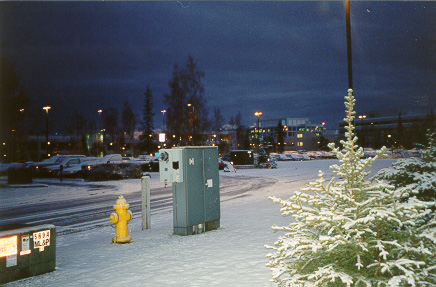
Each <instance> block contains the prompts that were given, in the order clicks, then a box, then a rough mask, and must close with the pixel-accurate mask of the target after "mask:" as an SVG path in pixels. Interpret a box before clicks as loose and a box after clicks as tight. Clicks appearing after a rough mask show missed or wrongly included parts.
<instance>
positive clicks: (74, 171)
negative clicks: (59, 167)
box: [58, 157, 98, 177]
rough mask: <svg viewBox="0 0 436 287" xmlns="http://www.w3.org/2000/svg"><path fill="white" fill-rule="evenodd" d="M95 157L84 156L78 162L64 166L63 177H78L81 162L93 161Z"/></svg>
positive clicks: (80, 170)
mask: <svg viewBox="0 0 436 287" xmlns="http://www.w3.org/2000/svg"><path fill="white" fill-rule="evenodd" d="M97 159H98V158H97V157H86V158H85V159H84V160H83V162H81V163H80V164H77V165H73V166H69V167H64V169H63V171H62V175H63V176H64V177H80V174H81V172H82V164H86V163H87V162H91V161H95V160H97ZM58 175H59V173H58Z"/></svg>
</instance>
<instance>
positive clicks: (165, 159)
mask: <svg viewBox="0 0 436 287" xmlns="http://www.w3.org/2000/svg"><path fill="white" fill-rule="evenodd" d="M159 153H160V161H159V172H160V180H161V182H162V183H169V182H171V183H172V186H173V222H174V234H178V235H191V234H196V233H201V232H203V231H209V230H213V229H217V228H218V227H219V226H220V216H221V214H220V194H219V174H218V148H217V147H177V148H172V149H161V150H160V151H159Z"/></svg>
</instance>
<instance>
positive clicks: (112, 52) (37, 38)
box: [0, 1, 436, 131]
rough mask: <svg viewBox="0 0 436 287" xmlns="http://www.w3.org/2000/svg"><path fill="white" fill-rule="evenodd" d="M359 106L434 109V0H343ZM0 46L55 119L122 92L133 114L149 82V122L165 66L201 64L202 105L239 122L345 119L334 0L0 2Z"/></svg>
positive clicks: (341, 44) (106, 102) (90, 112)
mask: <svg viewBox="0 0 436 287" xmlns="http://www.w3.org/2000/svg"><path fill="white" fill-rule="evenodd" d="M350 7H351V29H352V30H351V33H352V47H353V49H352V52H353V77H354V90H355V96H356V98H357V105H356V109H357V112H358V113H368V112H370V111H385V112H386V113H387V114H388V113H391V115H392V114H393V115H395V114H398V112H400V111H401V112H402V113H403V114H406V113H408V114H427V113H429V112H430V109H431V108H433V109H435V108H436V3H435V2H386V1H384V2H362V1H357V2H353V1H351V5H350ZM0 13H1V18H0V29H1V30H0V47H1V52H2V54H4V55H5V56H6V58H7V59H8V60H9V61H10V62H12V63H13V64H14V67H15V69H16V71H17V73H18V74H19V75H20V76H21V78H22V84H23V86H24V88H25V89H26V91H27V94H28V96H29V97H30V98H31V99H32V105H33V106H32V107H33V108H34V109H41V111H42V106H44V105H50V106H52V109H51V110H50V114H51V116H52V118H53V120H54V121H55V122H57V123H59V124H58V125H57V127H56V128H58V129H59V131H60V129H61V128H62V123H65V122H66V121H67V120H68V119H69V117H70V113H71V112H72V111H73V110H77V111H81V112H83V113H84V114H85V115H86V116H87V118H88V119H90V120H92V121H96V120H97V118H98V113H97V110H98V109H101V108H102V109H105V108H107V107H120V108H121V106H122V103H123V102H124V101H125V100H128V101H129V102H130V103H131V105H132V106H134V108H135V112H136V114H137V115H138V116H139V115H141V113H142V106H143V94H144V92H145V89H146V86H147V85H149V86H150V88H151V90H152V92H153V95H154V108H155V114H156V118H155V126H156V127H160V125H161V121H162V117H161V114H160V110H161V109H164V108H165V107H164V106H163V103H162V98H163V97H162V95H163V94H164V93H168V92H169V88H168V81H169V80H170V78H171V74H172V70H173V65H174V64H177V65H179V66H184V65H185V63H186V61H187V59H188V56H189V55H192V56H193V57H194V58H195V59H196V60H197V61H198V67H199V69H200V70H202V71H203V72H204V73H205V77H204V86H205V97H206V100H207V102H208V107H209V111H210V112H209V114H210V115H212V114H213V113H212V110H213V108H214V107H219V108H220V109H221V111H222V113H223V114H224V116H225V118H226V121H228V119H229V118H230V116H234V115H235V114H236V113H237V112H238V111H241V113H242V119H243V122H244V123H245V124H252V123H254V122H255V121H256V118H255V116H254V112H255V111H262V112H263V115H262V117H263V118H264V119H272V118H278V117H308V118H310V119H311V120H312V122H316V123H319V122H322V121H324V122H326V123H327V128H337V127H338V123H339V121H340V120H342V118H343V117H344V106H343V102H344V99H343V97H344V96H345V95H346V93H347V88H348V80H347V51H346V27H345V6H344V3H343V2H330V1H327V2H321V1H308V2H294V1H290V2H239V1H237V2H168V1H163V2H1V3H0Z"/></svg>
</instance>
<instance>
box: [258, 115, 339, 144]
mask: <svg viewBox="0 0 436 287" xmlns="http://www.w3.org/2000/svg"><path fill="white" fill-rule="evenodd" d="M279 122H281V124H282V126H283V129H284V143H285V150H294V151H296V150H318V149H319V144H320V139H321V137H325V136H326V135H329V137H332V136H335V137H336V136H337V131H334V132H331V131H327V130H326V128H325V127H324V123H317V124H314V123H312V122H311V121H310V120H309V119H308V118H276V119H270V120H261V121H260V122H259V126H260V128H259V131H258V130H257V124H256V125H255V126H252V127H251V128H250V139H251V141H252V142H253V144H255V143H256V141H257V139H258V137H259V140H260V142H261V143H262V142H265V141H267V140H268V141H269V140H270V139H273V140H274V142H277V128H278V124H279Z"/></svg>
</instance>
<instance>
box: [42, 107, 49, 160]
mask: <svg viewBox="0 0 436 287" xmlns="http://www.w3.org/2000/svg"><path fill="white" fill-rule="evenodd" d="M42 109H43V110H45V114H46V117H45V144H46V149H45V151H46V154H47V157H49V156H50V155H49V153H48V146H49V144H50V142H49V141H48V110H49V109H51V107H49V106H45V107H43V108H42Z"/></svg>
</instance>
